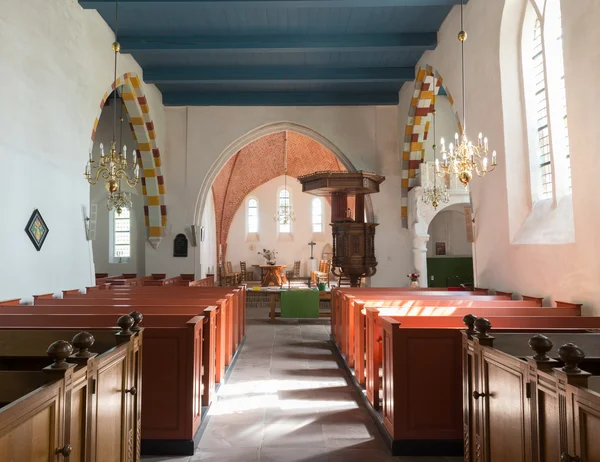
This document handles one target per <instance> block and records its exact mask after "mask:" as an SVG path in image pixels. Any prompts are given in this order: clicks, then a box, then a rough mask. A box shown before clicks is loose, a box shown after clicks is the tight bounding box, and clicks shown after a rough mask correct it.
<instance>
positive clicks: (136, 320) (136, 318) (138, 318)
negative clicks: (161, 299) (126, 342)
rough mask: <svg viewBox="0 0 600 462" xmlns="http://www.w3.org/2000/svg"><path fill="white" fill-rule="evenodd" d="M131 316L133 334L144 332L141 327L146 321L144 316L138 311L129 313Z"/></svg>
mask: <svg viewBox="0 0 600 462" xmlns="http://www.w3.org/2000/svg"><path fill="white" fill-rule="evenodd" d="M129 316H131V317H132V318H133V327H132V328H131V330H132V331H133V332H139V331H140V330H142V328H141V327H140V323H141V322H142V320H143V319H144V315H143V314H142V313H139V312H137V311H132V312H131V313H129Z"/></svg>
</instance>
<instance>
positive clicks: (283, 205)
mask: <svg viewBox="0 0 600 462" xmlns="http://www.w3.org/2000/svg"><path fill="white" fill-rule="evenodd" d="M278 207H279V215H280V218H279V232H280V233H290V232H291V231H292V226H291V220H289V219H287V220H286V218H285V217H286V214H287V213H289V211H290V210H291V203H290V193H289V191H288V190H287V189H282V190H281V191H279V201H278Z"/></svg>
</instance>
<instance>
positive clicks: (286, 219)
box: [273, 131, 296, 225]
mask: <svg viewBox="0 0 600 462" xmlns="http://www.w3.org/2000/svg"><path fill="white" fill-rule="evenodd" d="M287 145H288V132H287V131H286V132H285V146H284V148H283V188H284V190H285V192H286V196H285V197H284V198H283V201H284V203H283V204H281V198H278V200H279V203H278V204H277V212H275V215H274V216H273V220H274V221H276V222H277V223H280V224H282V225H289V224H290V223H291V222H292V221H296V213H295V212H294V209H293V208H292V206H291V204H290V192H289V191H288V189H287Z"/></svg>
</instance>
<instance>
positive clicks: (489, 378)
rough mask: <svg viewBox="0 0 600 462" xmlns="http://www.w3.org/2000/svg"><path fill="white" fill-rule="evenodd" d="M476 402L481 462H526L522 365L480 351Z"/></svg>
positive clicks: (512, 360) (506, 358)
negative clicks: (479, 418) (479, 414)
mask: <svg viewBox="0 0 600 462" xmlns="http://www.w3.org/2000/svg"><path fill="white" fill-rule="evenodd" d="M480 361H481V363H480V364H481V366H480V367H481V369H480V371H481V373H480V382H479V384H478V387H479V388H480V390H477V391H478V392H480V393H484V395H483V396H480V397H479V398H478V400H477V401H479V403H478V405H477V406H478V408H479V412H480V413H481V417H482V418H481V420H480V422H481V423H482V425H481V427H480V428H478V431H479V432H480V434H479V435H478V436H479V438H480V441H481V445H482V447H481V452H482V458H481V459H480V460H481V461H486V462H526V446H527V445H526V429H525V407H526V403H525V400H526V399H527V398H526V393H525V384H526V375H527V368H526V367H527V365H526V363H524V362H522V361H519V360H517V359H516V358H513V357H511V356H509V355H505V354H502V353H500V352H498V351H495V350H492V349H490V348H484V349H483V350H482V351H481V360H480Z"/></svg>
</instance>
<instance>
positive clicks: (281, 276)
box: [260, 265, 290, 287]
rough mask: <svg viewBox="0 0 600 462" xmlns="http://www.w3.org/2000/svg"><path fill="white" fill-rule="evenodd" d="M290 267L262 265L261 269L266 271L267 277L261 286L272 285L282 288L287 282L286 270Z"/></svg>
mask: <svg viewBox="0 0 600 462" xmlns="http://www.w3.org/2000/svg"><path fill="white" fill-rule="evenodd" d="M288 266H290V265H260V267H261V269H263V270H265V277H264V278H263V281H262V283H261V286H263V287H267V286H270V285H271V284H273V285H275V286H279V287H281V285H282V284H283V283H284V282H287V277H286V276H285V273H284V270H285V269H286V268H287V267H288Z"/></svg>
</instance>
